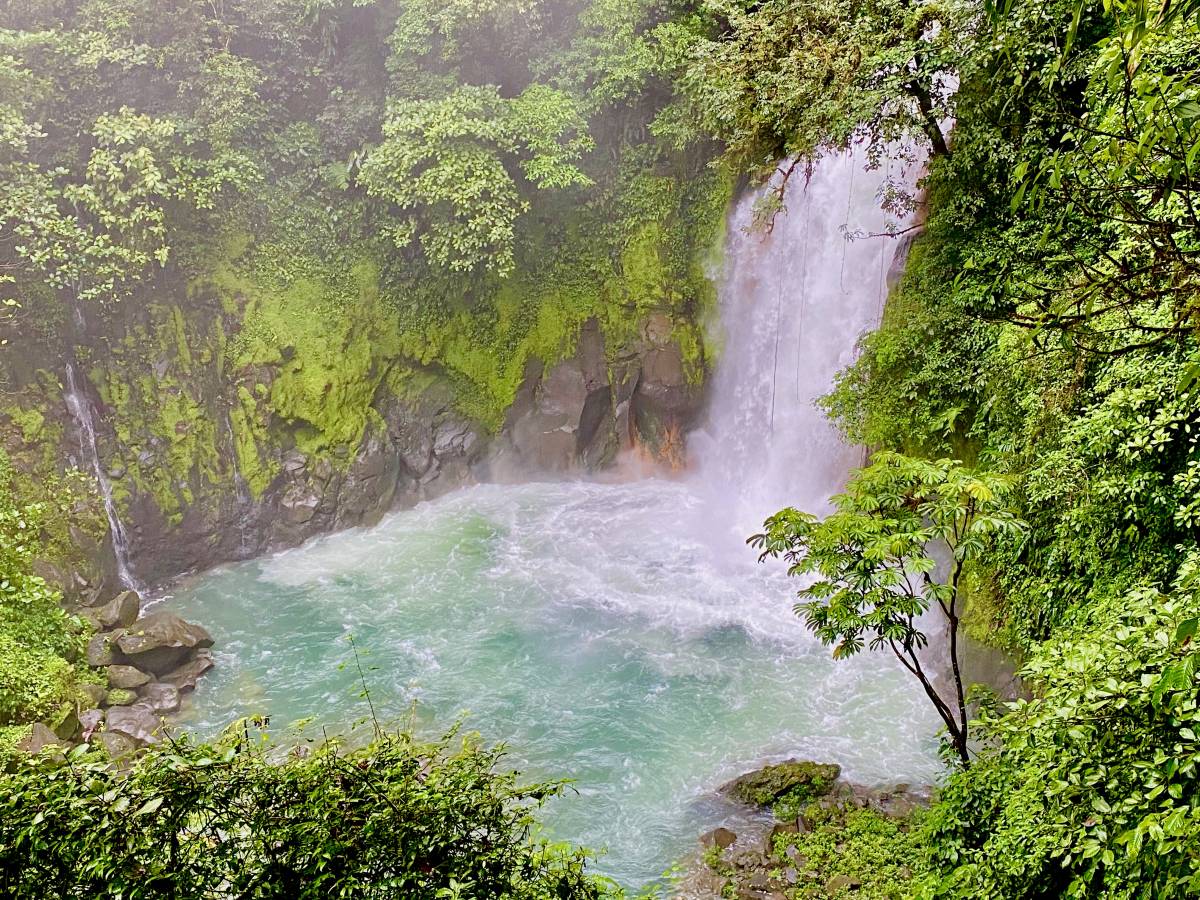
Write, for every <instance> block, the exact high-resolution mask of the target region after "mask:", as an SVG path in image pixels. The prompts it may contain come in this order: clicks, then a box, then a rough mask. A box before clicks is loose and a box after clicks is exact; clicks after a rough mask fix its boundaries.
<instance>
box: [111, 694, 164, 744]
mask: <svg viewBox="0 0 1200 900" xmlns="http://www.w3.org/2000/svg"><path fill="white" fill-rule="evenodd" d="M105 726H106V730H107V731H108V732H109V733H111V734H123V735H125V736H126V737H127V738H129V739H130V740H132V741H135V742H137V743H139V744H152V743H154V742H155V741H156V740H158V733H159V731H161V729H162V726H163V723H162V718H161V717H160V716H159V715H158V714H157V713H156V712H155V711H154V710H153V709H151V708H150V707H149V706H144V705H142V704H140V703H138V704H135V705H134V706H118V707H114V708H113V709H110V710H109V711H108V717H107V719H106V721H105Z"/></svg>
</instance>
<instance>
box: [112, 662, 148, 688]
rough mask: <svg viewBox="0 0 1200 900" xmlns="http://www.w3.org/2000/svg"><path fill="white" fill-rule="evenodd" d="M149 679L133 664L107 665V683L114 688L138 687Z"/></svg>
mask: <svg viewBox="0 0 1200 900" xmlns="http://www.w3.org/2000/svg"><path fill="white" fill-rule="evenodd" d="M149 681H150V676H149V675H147V674H146V673H145V672H143V671H142V670H141V669H137V668H134V667H133V666H121V665H116V666H109V667H108V685H109V687H114V688H138V687H141V686H142V685H143V684H147V683H148V682H149Z"/></svg>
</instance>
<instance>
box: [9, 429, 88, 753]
mask: <svg viewBox="0 0 1200 900" xmlns="http://www.w3.org/2000/svg"><path fill="white" fill-rule="evenodd" d="M82 490H83V486H82V485H81V484H79V483H78V482H76V481H74V480H64V481H62V482H59V483H57V484H53V485H47V486H46V487H45V490H44V491H43V492H42V496H41V497H39V498H38V499H36V500H35V499H31V498H30V496H29V492H28V491H23V490H20V489H19V487H18V484H17V477H16V474H15V472H14V471H13V467H12V464H11V463H10V462H9V459H8V456H7V454H5V453H4V451H3V450H0V745H5V744H9V743H12V742H14V741H15V740H17V739H19V738H20V736H21V735H22V734H23V733H24V731H25V730H26V729H25V727H24V726H27V725H28V724H29V723H31V722H36V721H39V720H47V721H50V722H54V721H56V720H58V719H60V718H62V717H64V716H67V715H70V714H71V713H73V712H74V711H75V700H76V694H77V692H78V688H79V684H80V682H81V681H84V680H87V679H88V677H89V676H88V669H87V667H86V666H85V665H83V664H82V663H80V661H79V660H80V658H81V656H82V654H83V644H84V641H85V638H86V631H85V629H84V626H83V623H82V622H80V621H79V620H78V619H74V618H73V617H71V616H69V615H68V614H67V612H66V611H65V610H64V609H63V607H62V594H61V593H60V592H59V591H57V590H56V589H54V588H53V587H51V586H50V585H49V584H47V583H46V580H45V579H44V578H42V577H41V576H40V575H38V574H37V573H36V565H37V563H38V561H39V560H41V559H44V554H45V552H46V547H47V545H48V544H49V543H50V542H51V540H52V537H51V535H50V534H49V533H48V532H49V531H51V530H53V529H54V527H55V525H56V524H57V523H60V522H63V521H67V520H69V519H70V518H72V507H73V506H74V504H75V502H76V500H77V498H78V497H79V495H80V493H81V491H82Z"/></svg>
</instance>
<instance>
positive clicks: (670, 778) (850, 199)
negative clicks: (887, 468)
mask: <svg viewBox="0 0 1200 900" xmlns="http://www.w3.org/2000/svg"><path fill="white" fill-rule="evenodd" d="M797 180H800V176H797ZM879 185H880V177H879V175H878V174H872V173H866V172H864V171H863V170H862V168H861V166H860V165H859V164H858V163H856V162H855V161H854V160H852V159H851V158H850V157H848V156H846V157H838V158H833V159H828V160H825V161H823V162H822V163H821V164H820V166H818V168H817V171H816V173H815V175H814V177H813V179H812V182H811V183H810V184H809V185H808V187H807V190H806V191H804V192H803V194H802V193H801V190H800V189H801V185H799V184H797V185H796V186H795V189H794V190H793V191H792V192H791V200H792V204H793V208H792V210H791V211H790V212H789V213H788V214H786V215H782V216H780V217H779V219H778V220H777V221H776V224H775V227H774V229H773V230H772V232H771V233H770V234H769V235H766V236H764V235H762V234H751V233H747V232H746V231H745V230H744V226H745V225H747V224H748V223H749V220H750V218H751V205H752V202H753V199H752V198H747V199H745V200H743V201H742V202H741V203H740V204H739V205H738V206H737V208H736V209H735V210H734V211H733V213H732V215H731V220H730V229H729V237H728V241H727V248H726V263H725V276H724V279H723V282H722V287H721V297H722V315H723V321H724V326H725V332H726V334H725V337H724V340H723V346H724V351H723V354H722V357H721V360H720V364H719V366H718V369H717V373H716V376H715V380H714V383H713V402H712V411H711V416H710V419H709V423H708V425H707V427H706V428H705V429H704V430H703V431H702V432H700V433H697V434H695V435H693V436H692V439H691V447H692V453H693V461H694V470H693V472H692V473H691V474H690V475H689V476H687V477H685V478H682V479H679V480H665V479H659V478H649V479H644V480H639V481H632V482H627V483H596V482H588V481H570V482H556V483H534V484H525V485H482V486H477V487H473V488H469V489H465V490H461V491H458V492H456V493H454V494H452V495H449V496H447V497H444V498H442V499H440V500H437V501H435V502H431V503H424V504H421V505H420V506H418V507H416V508H415V509H412V510H408V511H405V512H400V513H396V514H393V515H391V516H389V517H387V518H386V519H385V520H384V521H383V522H382V523H380V524H379V525H378V526H376V527H374V528H370V529H359V530H354V531H349V532H344V533H341V534H336V535H332V536H329V537H325V538H322V539H319V540H316V541H312V542H310V543H309V544H306V545H305V546H303V547H300V548H297V549H294V550H290V551H287V552H285V553H280V554H277V555H275V556H272V557H268V558H263V559H258V560H252V561H249V562H246V563H241V564H237V565H232V566H227V567H224V568H221V569H218V570H216V571H213V572H209V573H207V574H205V575H203V576H199V577H197V578H194V579H191V580H190V581H189V582H187V583H185V584H183V585H181V586H180V588H179V589H178V590H177V591H176V592H175V595H174V597H173V598H172V599H171V600H170V601H169V602H170V603H171V606H172V608H174V609H175V610H176V611H178V612H179V613H180V614H182V615H184V616H185V617H187V618H190V619H194V620H196V621H200V622H203V623H204V624H205V625H206V626H207V627H209V628H210V630H211V631H212V633H213V635H214V637H215V638H216V640H217V647H216V655H217V660H218V666H217V668H216V669H215V670H214V671H213V672H212V673H211V674H210V675H208V676H206V678H205V680H204V681H203V682H202V683H201V685H200V688H199V689H198V690H197V692H196V694H195V697H194V700H193V703H192V704H191V708H190V710H189V711H188V712H187V713H186V715H187V717H188V718H187V719H186V722H187V723H188V724H190V726H191V727H193V728H194V729H196V730H197V731H199V732H201V733H204V734H209V735H211V734H213V733H214V732H216V731H218V730H219V729H220V728H221V727H222V726H223V725H224V724H225V723H227V722H228V721H230V720H231V719H233V718H234V717H237V716H241V715H246V714H250V713H269V714H271V715H272V717H273V722H274V725H275V727H277V728H281V727H282V726H283V725H284V724H286V723H287V722H289V721H292V720H296V719H300V718H301V717H308V716H312V717H315V722H316V723H317V724H318V725H327V726H330V727H332V728H345V727H347V725H348V724H349V723H351V722H352V721H353V720H355V719H356V718H358V717H362V716H365V715H366V713H367V709H366V703H365V701H364V700H363V699H362V698H361V697H359V696H358V694H359V691H360V686H359V684H358V679H357V675H356V673H355V672H354V667H353V666H348V667H345V668H341V669H339V664H340V663H343V662H346V661H347V660H348V658H349V652H350V648H349V645H348V642H347V636H348V635H351V634H352V635H353V636H354V638H355V641H356V644H357V646H358V647H359V649H360V651H361V652H362V653H363V654H364V663H365V665H367V666H368V667H369V671H368V673H367V680H368V684H369V687H370V690H371V695H372V700H373V702H374V706H375V708H376V709H377V710H378V711H380V714H381V716H383V717H385V718H389V719H392V720H397V719H401V718H403V717H405V716H406V715H407V714H408V711H409V709H410V707H411V704H412V703H413V702H414V701H416V702H417V703H418V706H417V707H416V713H415V715H416V717H417V718H416V723H417V727H418V728H419V729H421V730H426V731H435V732H436V731H438V730H441V729H443V728H446V727H448V726H449V725H451V724H453V722H454V721H455V720H456V718H457V717H459V716H465V717H466V722H467V724H468V726H469V727H471V728H474V729H478V730H479V731H480V732H482V733H483V734H484V735H485V736H486V737H487V738H488V739H489V740H500V741H506V742H508V743H509V745H510V747H511V751H512V754H513V757H514V761H515V763H516V764H517V765H518V766H519V767H520V768H521V769H522V770H523V771H525V772H526V773H527V774H528V775H529V776H530V777H541V776H557V775H566V776H569V777H571V778H573V779H575V788H576V791H577V794H573V795H568V796H566V797H564V798H562V799H560V800H557V801H555V802H554V803H553V804H552V805H551V807H550V809H549V810H548V813H547V819H548V824H549V827H550V830H551V832H552V834H553V835H554V836H555V837H557V838H561V839H565V840H571V841H576V842H579V843H583V844H585V845H588V846H591V847H593V848H597V849H601V850H606V851H607V855H606V856H605V857H603V858H602V860H601V861H600V863H599V869H600V870H601V871H604V872H606V873H608V874H611V875H613V876H614V877H617V878H618V879H619V880H621V881H622V882H623V883H625V884H628V885H640V884H644V883H646V882H647V881H649V880H652V879H654V878H655V877H657V876H658V875H659V874H660V873H661V872H662V871H663V870H664V869H666V868H667V867H668V866H669V865H670V864H671V863H672V862H673V861H674V860H677V859H678V858H680V856H682V855H684V854H686V853H687V852H688V851H689V850H690V849H691V848H692V847H694V846H695V842H696V838H697V836H698V835H699V834H700V832H701V831H703V830H705V829H707V828H711V827H712V826H713V825H715V824H718V823H719V822H718V821H717V817H719V816H722V815H725V814H727V812H728V810H726V809H724V808H723V807H722V806H721V804H720V802H719V801H718V800H716V799H715V798H714V795H713V792H714V790H715V789H716V788H717V787H718V786H719V785H720V784H721V783H723V782H724V781H725V780H727V779H729V778H731V777H733V776H735V775H737V774H739V773H741V772H743V771H746V770H747V769H749V768H752V767H754V766H756V765H758V764H761V763H762V762H764V761H767V760H771V759H778V758H784V757H788V756H801V757H809V758H813V759H819V760H830V761H836V762H838V763H840V764H841V765H842V766H843V768H844V770H845V772H846V774H847V776H848V777H850V778H852V779H855V780H858V781H862V782H865V783H879V782H883V781H891V780H899V781H909V782H926V781H929V780H931V779H933V778H934V777H935V776H936V773H937V771H938V761H937V756H936V752H935V751H936V739H935V734H936V731H937V727H938V723H937V721H936V717H935V716H934V715H933V713H932V711H931V710H930V709H928V708H927V704H926V702H925V701H924V699H923V698H922V697H921V696H920V695H919V693H918V691H916V690H914V685H913V684H912V683H911V682H910V681H909V679H908V678H907V676H906V674H905V673H904V672H903V671H901V670H900V669H899V667H898V666H896V665H895V664H894V663H893V662H892V661H891V660H889V659H886V658H884V657H883V656H879V655H869V654H865V655H862V656H860V657H858V658H855V659H852V660H849V661H845V662H836V663H835V662H834V661H833V660H831V659H830V655H829V652H828V650H827V648H825V647H822V646H821V645H820V644H819V643H818V642H816V641H815V640H814V639H813V638H812V637H811V636H810V635H808V634H807V633H806V632H805V630H804V628H803V627H802V625H801V623H800V622H799V621H798V620H797V619H796V617H795V616H794V615H793V614H792V612H791V604H792V600H793V597H794V590H795V585H794V584H791V583H789V581H788V579H786V577H785V576H784V574H783V572H782V569H781V567H780V566H765V565H758V564H756V562H755V558H754V553H753V551H751V550H750V549H749V548H747V547H746V546H745V543H744V541H745V538H746V536H747V535H748V534H750V533H751V532H752V531H754V530H755V529H756V528H757V527H759V526H760V525H761V522H762V519H763V517H764V516H765V515H767V514H769V513H771V512H773V511H775V510H776V509H778V508H779V507H781V506H783V505H787V504H789V503H791V504H796V505H802V506H806V507H807V508H809V509H821V508H823V507H824V505H825V503H826V501H827V498H828V496H829V495H830V494H831V493H834V492H836V491H837V490H838V489H839V488H840V487H841V485H842V484H843V482H844V479H845V477H846V474H847V472H848V471H849V469H850V468H851V467H853V466H854V465H855V464H856V463H857V462H858V461H859V460H860V458H861V451H860V450H859V449H858V448H854V447H848V446H846V445H844V444H843V443H842V442H841V441H840V440H839V438H838V435H837V433H836V432H835V431H834V429H832V427H831V426H830V425H829V424H828V423H827V422H826V421H825V420H824V418H823V417H822V415H821V414H820V413H819V411H817V410H815V409H814V407H813V405H812V401H813V399H814V398H815V397H816V396H819V395H820V394H821V393H823V392H825V391H826V390H828V388H829V386H830V384H831V382H832V379H833V376H834V374H835V373H836V372H837V371H838V370H839V369H840V368H842V367H843V366H844V365H846V363H848V362H849V361H850V360H851V359H852V358H853V354H854V352H855V350H854V347H855V342H856V340H857V338H858V337H859V335H860V334H861V333H862V332H863V331H865V330H866V329H868V328H870V327H871V326H872V325H873V324H874V323H875V322H876V321H877V319H878V315H879V312H880V306H881V300H882V290H883V278H884V271H885V269H886V267H887V265H888V263H889V262H890V259H891V254H892V250H893V243H892V242H891V241H888V240H886V239H874V240H861V241H855V242H849V243H848V242H846V241H845V240H844V238H843V236H842V232H841V226H842V225H844V224H847V223H848V224H849V226H850V228H851V229H854V230H862V231H881V230H883V225H884V218H885V217H884V215H883V213H881V212H880V211H879V209H878V204H877V202H876V193H877V191H878V189H879Z"/></svg>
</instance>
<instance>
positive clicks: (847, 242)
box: [692, 151, 916, 539]
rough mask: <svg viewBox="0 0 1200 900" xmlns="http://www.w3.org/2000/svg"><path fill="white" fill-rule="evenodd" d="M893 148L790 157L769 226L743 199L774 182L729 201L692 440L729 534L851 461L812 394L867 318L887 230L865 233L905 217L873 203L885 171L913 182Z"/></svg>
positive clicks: (884, 265)
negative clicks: (703, 420)
mask: <svg viewBox="0 0 1200 900" xmlns="http://www.w3.org/2000/svg"><path fill="white" fill-rule="evenodd" d="M903 156H904V154H900V153H898V154H895V155H894V157H893V159H894V161H893V162H890V163H886V164H885V165H882V166H880V168H878V169H875V170H867V169H866V168H865V167H864V164H863V159H862V155H861V154H856V153H855V152H854V151H848V152H845V153H842V154H838V155H830V156H826V157H824V158H822V159H821V160H819V161H818V162H817V164H816V165H815V167H814V170H813V172H812V174H811V177H810V178H809V179H807V181H806V179H805V177H804V173H803V171H802V169H801V168H799V167H798V168H797V169H796V170H795V171H794V173H793V174H792V176H791V179H790V181H789V183H788V185H787V191H786V194H785V197H786V208H785V209H784V210H783V211H781V212H780V213H779V214H778V215H777V216H776V217H775V219H774V223H773V225H772V227H771V228H770V229H769V230H766V229H764V228H763V227H761V226H759V227H754V217H755V208H756V204H758V203H759V202H760V201H761V200H762V198H763V197H764V196H765V194H766V192H768V191H771V190H773V189H774V188H775V187H776V184H777V182H772V183H769V184H767V185H764V186H763V187H762V188H760V189H759V190H758V191H755V192H750V193H748V194H747V195H746V196H744V197H743V198H742V199H741V200H740V201H739V202H738V203H737V204H736V206H735V207H734V209H733V210H732V212H731V214H730V219H729V229H728V237H727V239H726V246H725V265H724V272H723V277H722V282H721V284H720V302H721V317H722V326H723V331H724V335H723V342H722V349H721V353H720V359H719V362H718V365H717V367H716V372H715V374H714V377H713V381H712V401H711V406H710V410H709V416H708V423H707V425H706V427H705V428H704V430H703V431H702V432H700V433H699V434H696V435H693V438H692V448H693V453H694V458H695V460H696V463H697V465H696V476H697V477H698V478H699V479H701V480H702V481H703V483H704V488H703V489H704V490H705V492H706V493H707V494H708V495H709V498H710V505H711V506H715V507H716V508H717V510H718V511H719V518H718V519H717V521H719V523H720V526H721V527H722V528H724V527H731V528H732V529H733V530H734V532H735V533H736V535H737V536H738V537H739V538H740V539H744V538H745V536H746V535H748V534H750V533H752V531H754V530H756V529H758V528H759V527H760V526H761V524H762V522H763V519H764V518H765V517H766V516H768V515H770V514H771V513H773V512H775V511H777V510H779V509H781V508H783V507H784V506H789V505H791V506H796V507H798V508H800V509H807V510H810V511H820V510H823V509H826V508H827V505H828V498H829V497H830V496H831V495H832V494H835V493H837V492H838V491H839V490H841V488H842V487H843V486H844V483H845V479H846V476H847V474H848V473H849V472H850V470H851V469H852V468H853V467H854V466H856V465H858V464H859V463H860V462H861V460H862V449H861V448H857V447H852V446H848V445H847V444H846V443H845V442H844V441H843V440H842V439H841V436H840V435H839V434H838V431H837V429H836V428H835V427H834V426H833V425H832V423H830V422H829V421H828V420H827V419H826V417H825V415H824V413H823V412H822V410H821V409H819V408H818V407H817V406H816V402H815V401H816V400H817V398H819V397H820V396H821V395H823V394H825V393H827V392H828V391H829V390H830V388H831V387H832V386H833V383H834V377H835V376H836V374H837V373H838V372H839V371H840V370H841V369H843V368H845V367H846V366H847V365H849V364H850V363H851V362H853V360H854V357H855V354H856V352H857V342H858V339H859V338H860V337H861V335H862V334H863V333H864V332H866V331H868V330H870V329H871V328H874V327H875V326H877V325H878V323H879V319H880V315H881V313H882V309H883V301H884V298H885V295H886V291H887V286H886V279H887V270H888V268H889V266H890V264H891V261H892V257H893V255H894V253H895V250H896V246H897V241H896V240H894V239H893V238H892V237H890V236H877V237H870V236H869V235H871V234H876V235H884V233H885V232H887V231H888V229H889V227H891V228H892V229H895V228H897V227H903V226H904V225H905V224H906V223H904V222H901V221H897V220H896V219H895V217H894V216H891V215H889V214H888V213H886V212H884V211H883V210H882V209H881V208H880V207H881V199H880V198H881V193H882V191H883V189H884V187H885V185H886V184H887V183H889V181H890V182H892V183H899V184H907V185H911V184H912V183H913V180H914V179H913V177H912V176H913V175H915V171H914V172H911V173H910V172H905V171H904V166H903V165H902V164H901V162H900V161H899V160H900V159H901V158H903ZM909 168H911V169H914V170H915V169H916V165H910V166H909ZM777 178H778V175H777Z"/></svg>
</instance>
